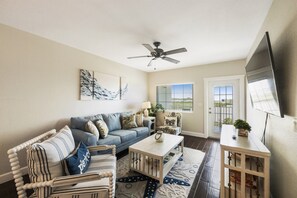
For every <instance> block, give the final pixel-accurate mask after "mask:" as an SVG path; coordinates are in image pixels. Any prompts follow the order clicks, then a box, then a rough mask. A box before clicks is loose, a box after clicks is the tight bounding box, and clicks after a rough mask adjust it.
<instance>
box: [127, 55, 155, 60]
mask: <svg viewBox="0 0 297 198" xmlns="http://www.w3.org/2000/svg"><path fill="white" fill-rule="evenodd" d="M144 57H152V56H150V55H145V56H131V57H127V58H128V59H132V58H144Z"/></svg>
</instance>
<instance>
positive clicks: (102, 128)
mask: <svg viewBox="0 0 297 198" xmlns="http://www.w3.org/2000/svg"><path fill="white" fill-rule="evenodd" d="M95 124H96V126H97V128H98V129H99V134H100V137H101V138H103V139H104V138H106V137H107V135H108V132H109V130H108V127H107V125H106V123H105V122H104V120H97V121H96V122H95Z"/></svg>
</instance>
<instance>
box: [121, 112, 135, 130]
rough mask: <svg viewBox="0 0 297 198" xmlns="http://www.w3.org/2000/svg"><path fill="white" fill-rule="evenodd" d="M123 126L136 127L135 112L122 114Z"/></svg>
mask: <svg viewBox="0 0 297 198" xmlns="http://www.w3.org/2000/svg"><path fill="white" fill-rule="evenodd" d="M122 127H123V129H131V128H136V127H137V124H136V120H135V114H132V115H126V116H122Z"/></svg>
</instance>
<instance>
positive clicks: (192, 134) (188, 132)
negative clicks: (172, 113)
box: [181, 131, 206, 138]
mask: <svg viewBox="0 0 297 198" xmlns="http://www.w3.org/2000/svg"><path fill="white" fill-rule="evenodd" d="M181 134H182V135H189V136H194V137H201V138H206V137H205V134H204V133H198V132H193V131H182V132H181Z"/></svg>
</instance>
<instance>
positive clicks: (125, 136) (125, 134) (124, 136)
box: [109, 130, 137, 143]
mask: <svg viewBox="0 0 297 198" xmlns="http://www.w3.org/2000/svg"><path fill="white" fill-rule="evenodd" d="M109 134H110V135H114V136H119V137H120V138H121V143H123V142H127V141H129V140H132V139H134V138H136V137H137V133H136V131H132V130H116V131H112V132H109Z"/></svg>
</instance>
